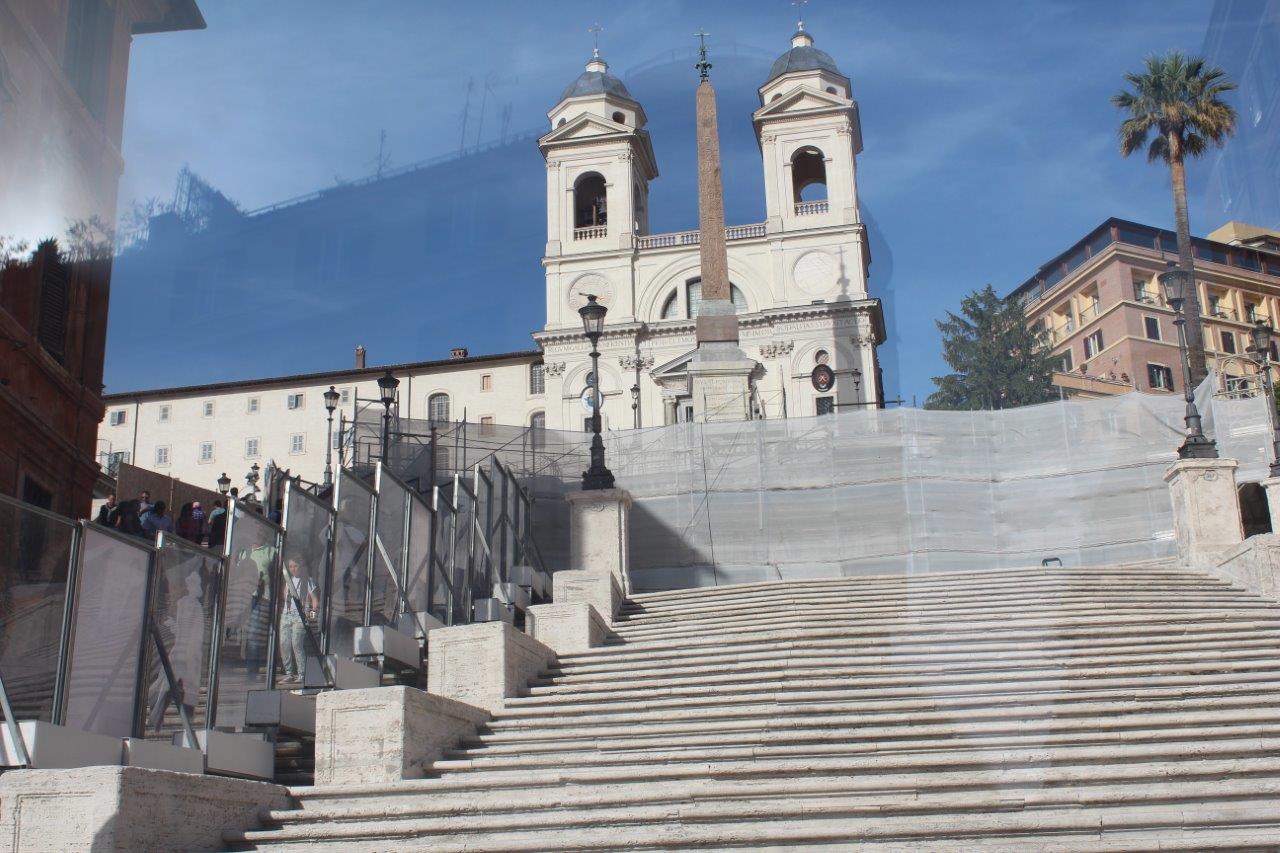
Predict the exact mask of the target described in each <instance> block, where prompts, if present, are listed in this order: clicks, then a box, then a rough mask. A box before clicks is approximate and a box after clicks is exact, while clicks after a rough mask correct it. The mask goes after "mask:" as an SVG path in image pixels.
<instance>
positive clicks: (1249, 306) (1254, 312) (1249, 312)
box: [1244, 302, 1259, 323]
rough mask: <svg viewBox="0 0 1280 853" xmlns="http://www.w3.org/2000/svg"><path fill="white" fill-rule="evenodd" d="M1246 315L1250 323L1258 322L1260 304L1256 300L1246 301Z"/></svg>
mask: <svg viewBox="0 0 1280 853" xmlns="http://www.w3.org/2000/svg"><path fill="white" fill-rule="evenodd" d="M1244 316H1245V319H1246V320H1248V321H1249V322H1250V323H1256V322H1258V319H1259V317H1258V306H1257V303H1254V302H1246V303H1245V304H1244Z"/></svg>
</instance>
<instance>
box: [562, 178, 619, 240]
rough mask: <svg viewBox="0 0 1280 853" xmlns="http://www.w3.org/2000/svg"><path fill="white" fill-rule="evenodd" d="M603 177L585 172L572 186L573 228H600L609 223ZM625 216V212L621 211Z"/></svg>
mask: <svg viewBox="0 0 1280 853" xmlns="http://www.w3.org/2000/svg"><path fill="white" fill-rule="evenodd" d="M607 196H608V191H607V190H606V188H605V182H604V176H603V175H601V174H600V173H599V172H587V173H586V174H585V175H583V176H582V177H580V178H578V180H577V182H576V183H575V184H574V185H573V227H574V228H602V227H604V226H605V225H607V224H608V222H609V210H608V197H607ZM623 215H624V216H625V215H626V211H623Z"/></svg>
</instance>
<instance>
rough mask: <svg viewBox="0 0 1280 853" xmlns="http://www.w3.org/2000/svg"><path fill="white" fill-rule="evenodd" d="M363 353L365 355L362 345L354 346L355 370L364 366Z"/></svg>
mask: <svg viewBox="0 0 1280 853" xmlns="http://www.w3.org/2000/svg"><path fill="white" fill-rule="evenodd" d="M364 355H365V348H364V345H363V344H358V345H357V346H356V370H359V369H361V368H362V367H364Z"/></svg>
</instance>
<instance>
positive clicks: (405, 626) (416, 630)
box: [396, 610, 444, 640]
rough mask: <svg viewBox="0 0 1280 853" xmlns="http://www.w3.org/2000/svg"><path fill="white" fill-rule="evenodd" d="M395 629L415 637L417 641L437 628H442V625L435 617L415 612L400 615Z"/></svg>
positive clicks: (422, 611) (424, 612) (423, 612)
mask: <svg viewBox="0 0 1280 853" xmlns="http://www.w3.org/2000/svg"><path fill="white" fill-rule="evenodd" d="M396 627H397V628H398V629H400V631H401V632H403V633H405V634H410V635H412V636H414V637H417V638H418V639H419V640H421V639H423V638H424V637H426V635H427V634H430V633H431V632H432V631H434V630H435V629H437V628H443V627H444V623H443V622H441V621H440V620H439V619H437V618H436V617H434V616H432V615H431V614H430V613H429V612H427V611H426V610H416V611H413V612H412V613H401V614H400V618H399V619H398V620H397V623H396Z"/></svg>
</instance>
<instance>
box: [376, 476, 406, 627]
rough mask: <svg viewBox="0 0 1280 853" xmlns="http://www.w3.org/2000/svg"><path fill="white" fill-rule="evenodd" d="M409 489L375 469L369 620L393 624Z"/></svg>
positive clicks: (402, 554) (400, 572)
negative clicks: (371, 585)
mask: <svg viewBox="0 0 1280 853" xmlns="http://www.w3.org/2000/svg"><path fill="white" fill-rule="evenodd" d="M408 499H409V490H408V489H406V488H405V487H404V486H402V485H400V483H398V482H396V480H395V478H394V477H391V476H389V475H388V474H387V473H386V472H385V471H382V470H381V469H379V472H378V509H377V515H378V518H377V524H376V525H375V528H374V530H375V533H376V535H377V541H376V542H375V543H374V544H375V547H374V550H373V588H372V596H373V597H372V599H371V600H370V605H369V616H370V623H371V624H373V625H394V624H395V621H396V612H397V610H398V609H399V604H400V589H399V582H400V578H401V577H403V575H404V514H405V503H406V501H408Z"/></svg>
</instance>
